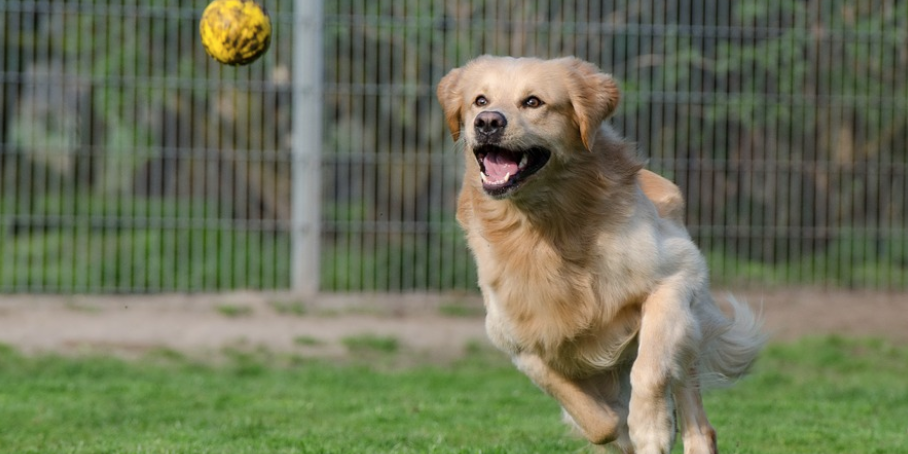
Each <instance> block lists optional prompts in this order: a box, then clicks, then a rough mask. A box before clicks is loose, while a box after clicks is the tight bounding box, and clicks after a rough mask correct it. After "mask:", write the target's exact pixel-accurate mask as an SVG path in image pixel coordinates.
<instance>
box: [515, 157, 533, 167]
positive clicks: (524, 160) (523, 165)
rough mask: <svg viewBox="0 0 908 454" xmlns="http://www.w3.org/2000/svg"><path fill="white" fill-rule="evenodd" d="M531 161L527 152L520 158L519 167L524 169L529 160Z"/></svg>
mask: <svg viewBox="0 0 908 454" xmlns="http://www.w3.org/2000/svg"><path fill="white" fill-rule="evenodd" d="M529 161H530V158H529V157H528V156H527V154H526V153H524V154H523V157H522V158H520V163H519V164H517V167H518V168H521V169H522V168H524V167H526V166H527V162H529Z"/></svg>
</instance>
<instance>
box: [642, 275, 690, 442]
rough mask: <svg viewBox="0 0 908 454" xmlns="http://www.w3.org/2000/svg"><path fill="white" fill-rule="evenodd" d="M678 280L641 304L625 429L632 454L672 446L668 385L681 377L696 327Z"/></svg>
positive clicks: (685, 290)
mask: <svg viewBox="0 0 908 454" xmlns="http://www.w3.org/2000/svg"><path fill="white" fill-rule="evenodd" d="M691 294H692V292H691V290H690V288H689V287H688V286H687V285H685V284H684V280H682V279H677V280H669V281H667V282H666V283H664V284H663V285H662V286H661V287H660V288H659V289H657V290H656V291H655V292H654V293H653V294H651V295H650V296H649V298H647V300H646V301H645V302H644V304H643V310H642V319H641V325H640V335H639V336H640V337H639V350H638V352H637V359H636V360H635V361H634V365H633V366H632V367H631V400H630V406H629V413H628V429H629V431H630V436H631V441H632V442H633V444H634V448H635V449H636V452H637V454H668V453H669V451H671V446H672V443H673V441H674V434H675V427H674V425H675V421H674V415H673V411H672V397H671V395H672V390H671V384H672V381H673V378H674V377H681V376H683V375H685V374H686V372H687V370H686V364H688V363H689V362H690V361H691V356H692V355H691V353H692V351H693V350H692V349H693V347H694V345H696V342H697V339H699V328H698V325H697V322H696V320H695V318H694V316H693V314H692V313H691V310H690V301H691Z"/></svg>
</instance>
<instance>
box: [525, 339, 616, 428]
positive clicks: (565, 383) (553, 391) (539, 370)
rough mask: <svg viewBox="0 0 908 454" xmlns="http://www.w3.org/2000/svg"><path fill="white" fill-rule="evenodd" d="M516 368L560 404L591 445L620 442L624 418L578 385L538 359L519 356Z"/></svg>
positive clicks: (532, 356) (529, 356) (530, 355)
mask: <svg viewBox="0 0 908 454" xmlns="http://www.w3.org/2000/svg"><path fill="white" fill-rule="evenodd" d="M514 364H516V365H517V368H518V369H520V370H521V371H522V372H523V373H524V374H526V375H527V376H528V377H530V380H532V381H533V383H535V384H536V386H538V387H540V388H542V390H543V391H545V392H546V393H548V394H549V395H551V396H552V397H554V398H555V399H556V400H557V401H558V402H559V403H560V404H561V406H562V408H564V410H565V411H566V412H567V413H568V414H569V415H570V416H571V418H572V419H573V420H574V423H576V425H577V427H578V428H579V429H580V431H581V432H582V433H583V436H584V437H586V439H587V440H589V441H590V442H591V443H594V444H600V445H601V444H606V443H610V442H612V441H614V440H615V439H616V438H618V435H619V432H618V430H619V425H620V424H621V418H620V417H619V416H618V414H617V413H615V411H613V410H612V409H611V408H609V407H608V405H607V404H606V403H604V402H601V401H600V400H598V399H596V398H595V397H594V396H593V395H592V394H591V393H590V392H589V391H587V390H585V389H584V388H583V386H581V385H580V384H579V383H578V382H577V381H575V380H572V379H570V378H568V377H566V376H564V375H563V374H561V373H559V372H558V371H556V370H554V369H552V368H551V367H549V366H548V365H547V364H546V363H545V362H544V361H543V360H542V358H540V357H539V356H537V355H533V354H529V353H519V354H517V355H516V356H514Z"/></svg>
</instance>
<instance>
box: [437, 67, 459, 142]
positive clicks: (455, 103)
mask: <svg viewBox="0 0 908 454" xmlns="http://www.w3.org/2000/svg"><path fill="white" fill-rule="evenodd" d="M462 74H463V68H454V69H452V70H451V71H450V72H449V73H448V74H447V75H445V76H444V77H442V78H441V80H440V81H439V82H438V88H437V89H436V91H435V95H436V96H437V97H438V102H439V103H440V104H441V108H442V110H444V112H445V121H447V123H448V128H449V129H450V130H451V137H452V138H453V139H454V141H455V142H456V141H457V139H459V138H460V126H461V123H460V122H461V118H462V115H463V96H462V95H461V93H460V89H459V88H458V83H459V82H460V77H461V75H462Z"/></svg>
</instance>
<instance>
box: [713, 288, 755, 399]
mask: <svg viewBox="0 0 908 454" xmlns="http://www.w3.org/2000/svg"><path fill="white" fill-rule="evenodd" d="M728 302H729V304H730V305H731V309H732V314H731V318H730V319H729V318H726V317H725V316H724V315H723V314H722V313H721V312H720V311H719V310H718V307H717V306H716V305H714V304H709V305H707V307H709V308H710V309H712V310H708V311H709V312H711V313H710V314H708V315H707V317H706V322H707V325H708V326H704V327H703V328H705V330H704V331H705V333H704V334H706V336H705V338H704V339H705V340H706V342H705V343H704V350H703V353H702V356H701V357H700V379H701V385H703V386H722V385H728V384H731V383H733V382H734V381H735V380H736V379H738V378H740V377H742V376H744V374H746V373H747V371H748V370H749V369H750V367H751V366H752V365H753V363H754V361H755V360H756V359H757V355H758V354H759V353H760V350H761V349H762V348H763V345H764V344H765V343H766V339H767V336H766V334H765V333H764V332H763V318H762V316H760V315H758V314H756V313H754V311H753V310H752V309H751V308H750V307H749V306H748V305H747V304H746V303H743V302H741V301H738V300H737V299H735V298H734V297H733V296H731V295H729V297H728Z"/></svg>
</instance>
